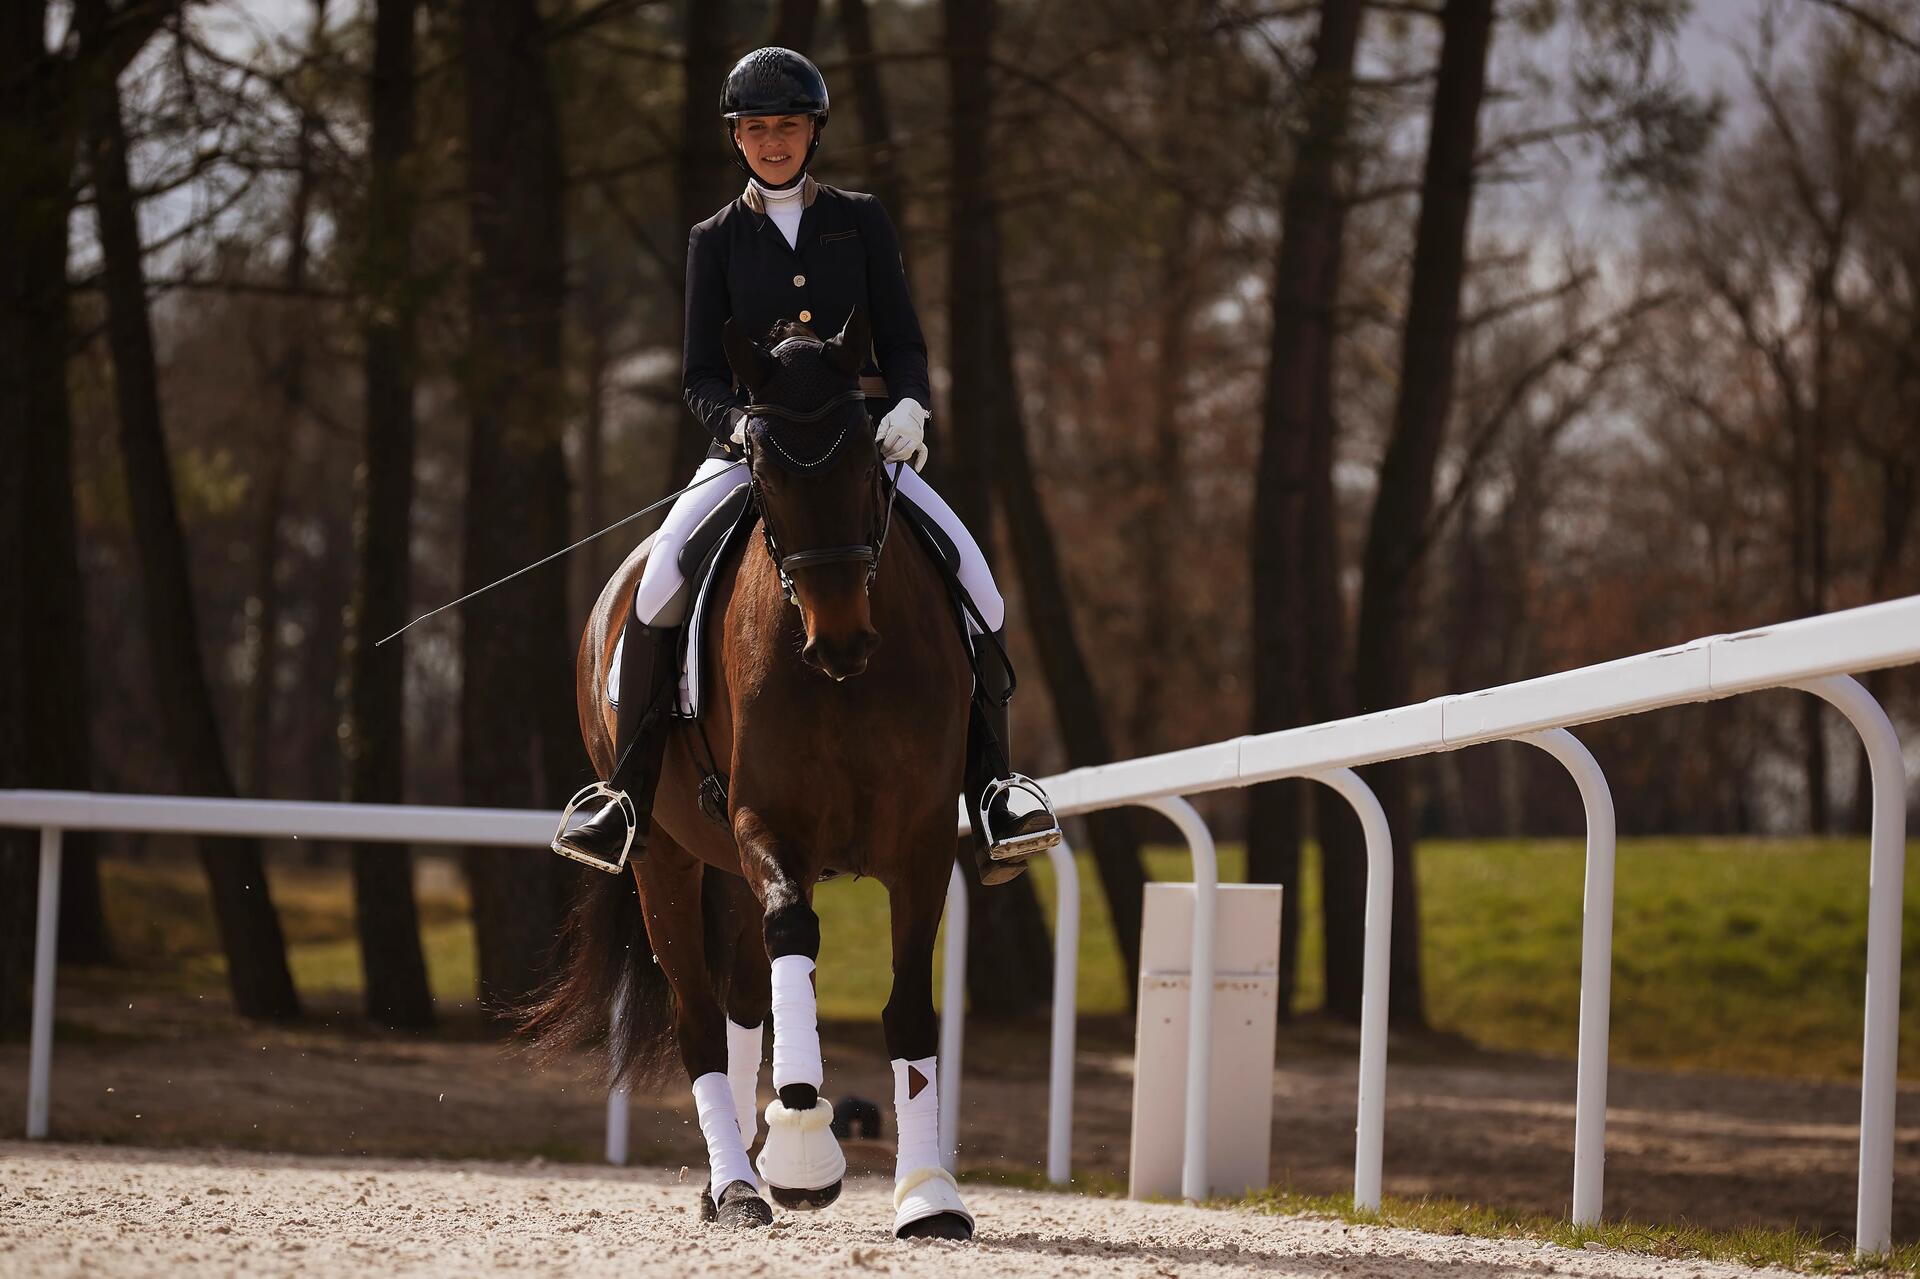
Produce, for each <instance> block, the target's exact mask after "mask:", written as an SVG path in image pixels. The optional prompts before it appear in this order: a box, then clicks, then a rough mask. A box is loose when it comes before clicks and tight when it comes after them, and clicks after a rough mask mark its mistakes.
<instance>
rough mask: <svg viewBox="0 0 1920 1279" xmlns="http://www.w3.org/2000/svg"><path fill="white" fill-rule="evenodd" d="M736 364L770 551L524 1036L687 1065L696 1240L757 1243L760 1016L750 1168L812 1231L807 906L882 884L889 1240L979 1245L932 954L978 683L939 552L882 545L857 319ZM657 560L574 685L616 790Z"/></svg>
mask: <svg viewBox="0 0 1920 1279" xmlns="http://www.w3.org/2000/svg"><path fill="white" fill-rule="evenodd" d="M725 338H726V349H727V354H728V360H729V362H730V364H731V365H732V367H733V372H734V375H735V378H736V380H737V381H738V382H739V384H740V385H742V386H744V387H746V388H747V391H748V393H749V395H750V396H751V398H752V399H753V401H754V403H753V404H752V405H751V406H749V408H748V410H747V413H748V424H747V442H748V443H747V453H748V461H747V464H746V465H747V466H748V469H749V472H750V477H751V478H750V485H751V490H752V495H753V500H754V503H755V504H756V507H757V510H758V520H759V526H758V527H759V536H753V535H751V534H749V535H748V536H747V537H746V538H745V540H744V541H742V542H741V543H740V546H739V549H737V550H735V551H734V552H732V562H731V563H728V564H725V565H723V566H722V568H721V572H720V575H719V577H718V578H717V579H716V580H715V582H714V584H713V587H712V588H711V593H712V595H713V600H712V603H711V608H710V611H709V624H708V625H707V627H706V630H705V642H704V648H703V656H704V660H703V663H702V669H703V670H704V671H705V672H706V675H705V676H704V678H705V680H706V682H707V687H706V688H705V689H704V690H703V692H704V696H703V697H702V698H701V699H700V701H701V715H700V719H699V721H698V723H697V724H693V725H689V724H687V723H684V722H681V723H677V724H676V725H675V726H674V728H673V731H672V733H671V736H670V740H669V742H668V744H667V751H666V760H665V763H664V765H663V770H662V773H661V778H660V786H659V789H658V795H657V799H656V802H655V805H654V812H653V821H652V826H651V833H650V834H649V837H648V839H647V844H646V851H645V854H644V856H641V857H640V858H639V859H638V861H637V862H636V863H634V864H633V865H632V867H631V869H632V877H631V879H630V880H629V879H628V878H627V877H626V876H624V875H613V876H598V875H596V876H593V877H591V882H590V883H589V884H588V885H587V887H586V889H585V890H584V892H583V894H582V896H581V897H580V899H579V900H578V901H577V902H576V904H575V905H574V907H573V909H572V911H571V913H570V915H569V917H568V920H567V923H566V927H565V930H564V932H563V938H562V950H561V954H562V956H563V958H562V960H561V968H560V970H559V972H558V974H557V976H556V977H555V979H554V981H553V982H552V983H551V984H550V985H549V986H548V987H547V988H546V990H545V991H544V992H543V993H542V995H541V996H540V997H539V999H538V1000H537V1001H536V1002H535V1003H534V1004H533V1005H532V1006H531V1007H530V1008H529V1009H528V1010H527V1011H526V1013H525V1015H524V1016H523V1018H522V1028H523V1030H524V1031H525V1032H527V1033H529V1034H531V1035H533V1036H535V1037H536V1038H539V1039H541V1040H542V1041H543V1042H545V1043H547V1044H549V1045H552V1046H555V1047H564V1046H569V1045H578V1044H581V1043H585V1042H589V1041H591V1040H592V1039H594V1038H596V1037H597V1036H598V1035H599V1034H600V1033H601V1031H602V1029H603V1028H605V1029H606V1034H607V1041H608V1046H609V1050H610V1052H611V1055H612V1058H613V1068H614V1073H615V1077H616V1078H617V1079H620V1080H623V1081H625V1082H629V1083H634V1084H656V1085H657V1084H663V1083H664V1082H665V1079H666V1076H667V1074H668V1073H669V1072H670V1071H671V1065H672V1062H671V1057H672V1051H671V1050H672V1049H673V1048H674V1047H677V1048H678V1056H679V1064H680V1066H681V1067H682V1068H683V1069H684V1070H685V1072H686V1078H687V1080H688V1081H689V1082H691V1083H692V1085H693V1091H694V1097H695V1102H696V1105H697V1106H698V1109H699V1113H700V1126H701V1131H702V1134H703V1135H704V1136H705V1138H706V1142H707V1154H708V1163H709V1168H710V1175H709V1181H708V1186H707V1189H706V1191H704V1192H703V1193H702V1197H701V1205H700V1206H701V1216H702V1218H703V1220H706V1221H710V1222H717V1223H719V1224H724V1225H735V1226H752V1225H761V1224H766V1223H767V1222H770V1221H771V1220H772V1210H771V1209H770V1208H769V1207H768V1205H767V1204H766V1201H765V1200H764V1199H762V1198H761V1197H760V1195H759V1191H758V1189H757V1187H756V1186H755V1184H754V1180H753V1175H752V1172H751V1171H750V1169H749V1165H748V1162H747V1155H746V1151H747V1149H748V1148H750V1147H751V1146H752V1144H753V1140H754V1137H755V1136H756V1135H757V1124H756V1116H755V1113H754V1111H755V1105H756V1100H755V1099H756V1095H757V1084H758V1079H759V1073H760V1067H761V1042H762V1026H763V1023H764V1022H765V1021H766V1020H767V1017H768V1015H769V1013H771V1015H772V1019H773V1038H774V1043H773V1086H774V1088H775V1090H776V1092H777V1093H778V1099H777V1100H775V1101H774V1102H772V1103H771V1104H770V1105H769V1106H768V1107H767V1112H766V1117H767V1125H768V1128H767V1139H766V1143H765V1145H764V1146H763V1148H762V1150H761V1153H760V1157H759V1163H758V1168H759V1171H760V1174H761V1177H762V1178H764V1180H765V1182H766V1185H767V1188H768V1190H769V1191H770V1193H771V1195H772V1197H773V1199H774V1201H775V1202H776V1203H779V1204H780V1205H781V1206H782V1207H785V1208H790V1209H794V1208H797V1209H807V1208H818V1207H824V1206H826V1205H827V1204H829V1203H831V1202H833V1200H834V1199H835V1198H836V1197H837V1196H838V1194H839V1191H840V1181H841V1177H842V1175H843V1174H844V1171H845V1167H846V1160H845V1157H844V1156H843V1155H842V1154H841V1152H840V1149H839V1146H838V1143H837V1142H836V1140H835V1138H834V1135H833V1133H832V1131H831V1130H830V1127H829V1125H830V1123H831V1120H832V1113H833V1112H832V1104H831V1102H829V1101H828V1100H827V1099H826V1098H824V1097H821V1096H820V1095H819V1088H820V1086H821V1084H822V1083H823V1063H822V1061H821V1054H820V1041H819V1035H818V1030H817V1026H816V1013H815V1001H814V990H813V981H812V973H813V966H814V961H815V960H816V959H817V957H818V955H819V949H820V921H819V917H818V916H817V915H816V914H815V913H814V910H813V905H812V899H813V891H814V885H815V884H816V883H817V882H819V881H820V879H821V878H822V876H823V875H826V874H830V873H833V872H850V873H853V874H858V875H865V876H869V877H871V878H873V879H877V880H879V881H880V882H881V883H882V884H883V885H885V887H886V890H887V894H888V899H889V902H890V906H891V914H892V930H891V931H892V945H893V989H892V993H891V995H890V997H889V998H888V1000H887V1003H886V1007H885V1008H884V1009H883V1010H882V1012H881V1019H882V1023H883V1025H884V1028H885V1035H886V1043H887V1053H888V1056H889V1057H891V1058H892V1059H893V1063H892V1064H893V1068H894V1078H895V1097H894V1100H895V1106H896V1117H897V1121H898V1130H899V1150H898V1156H897V1160H896V1167H895V1191H894V1205H895V1218H894V1231H895V1233H896V1234H897V1235H898V1236H900V1237H903V1238H908V1237H937V1238H947V1239H968V1238H971V1237H972V1234H973V1224H974V1223H973V1217H972V1214H971V1213H970V1212H969V1211H968V1210H967V1209H966V1207H965V1205H964V1204H963V1203H962V1201H961V1198H960V1195H959V1190H958V1187H957V1185H956V1184H955V1182H954V1179H953V1177H952V1175H951V1174H950V1173H948V1172H947V1171H946V1169H944V1168H943V1167H941V1165H940V1159H939V1146H938V1116H939V1103H938V1087H937V1083H936V1079H937V1074H936V1071H937V1062H936V1061H935V1053H936V1049H937V1041H938V1022H937V1021H936V1019H935V1016H934V1008H933V952H934V940H935V934H936V932H937V930H938V929H939V926H940V916H941V912H942V910H943V908H944V906H945V901H946V889H947V880H948V876H949V874H950V873H951V870H952V867H953V862H954V857H955V853H956V848H957V841H956V839H955V828H954V827H955V819H956V807H955V798H956V796H957V795H958V793H959V791H960V787H961V769H962V762H963V755H964V751H965V743H966V733H967V715H968V706H969V700H970V698H971V696H972V686H973V684H972V681H973V676H972V672H971V668H970V666H969V664H968V660H967V654H966V653H965V652H964V650H963V648H962V639H961V636H960V634H959V630H958V623H957V620H956V615H955V613H954V609H953V605H952V603H951V601H950V598H949V595H948V593H947V590H946V587H945V585H944V583H943V580H942V577H941V574H940V569H939V568H938V566H936V564H935V563H934V561H933V560H932V558H931V554H930V552H929V551H928V550H927V549H926V548H925V547H924V546H923V545H922V544H921V542H920V541H919V539H918V538H917V537H915V536H912V535H909V534H907V533H903V532H900V531H898V530H895V532H896V535H895V536H893V537H888V536H887V532H888V529H889V528H890V527H891V517H892V513H893V502H892V492H891V483H890V479H889V476H888V474H887V470H886V466H885V463H884V462H883V460H882V458H881V457H880V454H879V449H878V447H877V445H876V444H875V442H874V439H873V434H874V433H873V429H872V427H871V425H870V424H869V420H868V417H867V413H866V409H865V408H864V406H863V405H862V404H861V402H860V392H859V389H858V379H857V377H856V374H857V372H858V370H859V368H860V366H861V364H862V362H863V361H864V359H865V357H866V354H867V352H868V347H869V338H868V328H867V320H866V317H865V315H864V313H862V312H861V311H859V310H856V311H855V312H854V313H853V315H852V316H850V317H849V319H848V320H847V323H846V326H845V327H844V328H843V329H842V330H841V332H840V333H839V334H838V335H837V336H835V337H834V338H832V339H831V340H828V341H822V340H821V339H820V338H819V337H818V336H817V335H816V334H815V333H814V332H813V331H812V330H810V329H808V328H807V327H806V326H804V325H799V324H793V323H790V322H789V323H787V324H784V325H782V326H780V327H778V328H776V330H775V332H774V333H773V334H772V335H771V337H770V339H769V341H768V343H767V344H766V345H760V344H756V343H754V342H751V341H749V340H748V339H747V338H746V337H745V336H744V335H743V334H741V333H740V332H739V331H738V329H737V328H736V327H735V326H734V325H733V324H732V323H731V322H729V324H728V327H727V332H726V335H725ZM648 549H649V544H648V543H642V544H641V546H640V547H639V548H637V549H636V550H635V551H634V552H633V554H632V555H630V556H628V557H627V560H626V562H625V563H623V564H622V565H621V566H620V568H619V569H618V570H617V571H616V572H615V573H614V575H613V577H612V579H611V580H610V581H608V583H607V584H606V587H605V589H604V590H602V592H601V593H600V596H599V599H598V602H597V603H596V604H595V605H594V608H593V612H592V615H591V617H590V618H589V620H588V622H587V626H586V630H585V633H584V635H583V636H582V639H581V644H580V650H579V655H578V658H577V661H576V664H575V686H576V694H577V699H578V707H579V713H580V727H581V734H582V736H583V738H584V739H585V741H586V747H587V753H588V754H589V755H590V756H591V757H592V761H593V766H594V768H595V769H596V771H597V775H598V776H601V777H606V776H609V775H611V772H612V766H613V740H614V709H613V707H612V706H611V705H610V704H609V703H608V701H607V696H606V688H607V674H608V668H609V666H610V664H611V663H612V661H613V658H614V654H615V652H616V651H617V648H618V645H619V642H620V632H621V627H622V626H623V625H624V624H625V622H626V619H627V616H628V614H629V613H630V611H631V609H632V606H633V599H634V588H635V586H636V584H637V583H638V581H639V578H640V573H641V570H642V568H644V566H645V563H646V555H647V552H648ZM869 552H870V554H869ZM709 750H710V751H711V759H712V761H713V763H714V764H715V765H716V768H717V771H719V772H722V773H723V774H724V776H725V777H726V779H727V781H726V792H725V801H724V809H725V811H724V818H725V821H724V824H722V823H721V822H720V821H718V820H716V819H715V818H714V817H710V816H708V815H707V814H706V813H704V812H703V810H702V806H701V804H700V802H699V799H698V792H699V789H700V785H701V782H702V780H703V778H704V777H705V776H706V773H707V769H705V768H703V766H702V765H703V762H705V761H706V760H707V759H708V751H709ZM709 808H710V809H717V808H718V805H716V804H709ZM616 1003H617V1011H615V1012H614V1013H613V1015H612V1019H611V1026H610V1027H609V1026H608V1011H609V1009H610V1008H612V1007H615V1005H616Z"/></svg>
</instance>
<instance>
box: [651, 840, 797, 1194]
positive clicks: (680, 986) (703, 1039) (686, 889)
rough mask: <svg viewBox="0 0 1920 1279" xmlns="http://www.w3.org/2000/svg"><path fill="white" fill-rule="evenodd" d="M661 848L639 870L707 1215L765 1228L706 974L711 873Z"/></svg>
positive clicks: (721, 1021) (721, 1019)
mask: <svg viewBox="0 0 1920 1279" xmlns="http://www.w3.org/2000/svg"><path fill="white" fill-rule="evenodd" d="M655 834H656V837H658V838H659V846H658V847H657V849H655V850H654V851H652V852H650V853H649V855H648V856H647V858H646V859H645V860H644V861H642V862H641V863H640V865H639V867H638V868H637V869H636V872H635V873H636V875H637V876H638V877H639V881H640V901H641V907H642V910H643V911H644V912H645V915H646V921H647V940H648V942H649V943H650V944H651V945H652V947H653V954H654V958H655V960H656V961H657V962H658V963H659V965H660V968H661V970H662V971H663V972H664V973H665V974H666V978H667V984H668V985H669V986H671V987H672V988H673V1008H674V1020H673V1030H674V1038H675V1039H676V1041H677V1042H678V1043H679V1046H680V1060H681V1063H682V1064H683V1065H684V1066H685V1067H686V1071H687V1078H688V1079H689V1080H691V1081H692V1083H693V1100H694V1105H695V1106H696V1107H697V1108H698V1111H699V1115H700V1132H701V1135H702V1136H704V1137H705V1138H706V1142H707V1167H708V1169H709V1179H708V1184H707V1189H706V1190H705V1191H703V1192H702V1193H701V1203H700V1215H701V1217H702V1219H703V1220H707V1221H717V1222H719V1223H720V1224H721V1225H728V1226H764V1225H767V1224H769V1223H770V1222H772V1220H773V1210H772V1209H771V1208H769V1207H768V1206H767V1202H766V1200H764V1199H762V1198H760V1195H759V1191H758V1188H757V1187H756V1186H755V1184H754V1180H753V1166H752V1165H751V1164H750V1163H748V1162H747V1148H746V1146H745V1145H744V1144H743V1143H742V1142H741V1140H740V1121H739V1118H738V1116H737V1115H736V1114H735V1111H734V1100H733V1087H732V1085H731V1083H729V1082H728V1078H727V1035H726V1029H725V1025H726V1015H725V1014H724V1013H723V1012H722V1011H721V1009H720V1001H719V999H718V998H716V997H715V994H714V989H713V982H712V980H711V978H710V977H709V975H708V972H707V961H706V946H705V940H706V937H705V933H706V924H705V920H704V919H703V917H702V914H703V913H702V910H701V902H700V893H701V877H702V875H703V874H717V873H718V872H714V871H707V870H705V869H704V868H703V867H702V865H701V864H700V863H699V862H697V861H695V860H694V859H693V858H692V857H691V856H689V855H688V854H687V852H686V851H685V850H684V849H681V848H680V847H679V846H678V845H675V844H673V843H672V842H671V841H669V840H667V839H665V838H664V837H663V836H660V834H659V830H658V828H657V827H656V828H655Z"/></svg>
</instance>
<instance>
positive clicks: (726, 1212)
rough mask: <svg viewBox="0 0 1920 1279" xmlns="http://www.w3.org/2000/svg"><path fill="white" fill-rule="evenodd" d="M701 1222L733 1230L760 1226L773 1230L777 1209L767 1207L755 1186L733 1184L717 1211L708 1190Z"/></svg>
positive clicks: (702, 1196)
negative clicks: (770, 1227) (769, 1227)
mask: <svg viewBox="0 0 1920 1279" xmlns="http://www.w3.org/2000/svg"><path fill="white" fill-rule="evenodd" d="M709 1184H711V1183H709ZM700 1220H702V1221H704V1222H707V1223H708V1224H709V1225H715V1226H724V1227H727V1228H728V1229H732V1230H751V1229H753V1228H754V1227H756V1226H771V1225H772V1224H773V1209H772V1208H769V1207H768V1206H767V1201H766V1200H764V1199H762V1198H761V1197H760V1192H759V1191H758V1190H756V1189H755V1188H754V1185H753V1183H752V1182H750V1181H730V1182H728V1183H727V1187H726V1189H724V1190H722V1191H721V1192H720V1205H719V1207H717V1208H716V1207H715V1206H714V1203H713V1195H712V1194H710V1193H709V1192H708V1191H706V1190H702V1191H701V1192H700Z"/></svg>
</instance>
